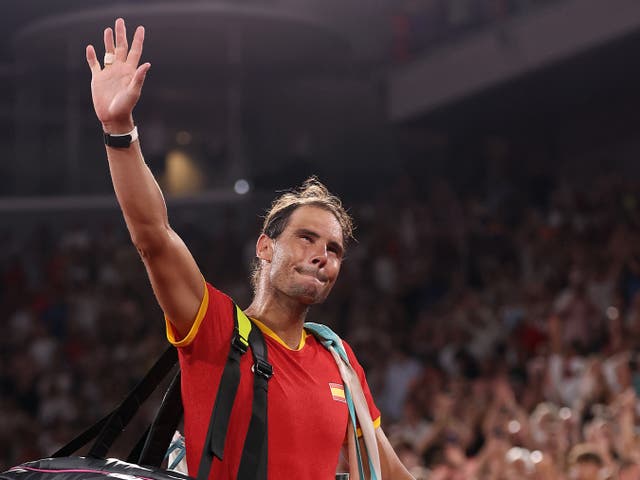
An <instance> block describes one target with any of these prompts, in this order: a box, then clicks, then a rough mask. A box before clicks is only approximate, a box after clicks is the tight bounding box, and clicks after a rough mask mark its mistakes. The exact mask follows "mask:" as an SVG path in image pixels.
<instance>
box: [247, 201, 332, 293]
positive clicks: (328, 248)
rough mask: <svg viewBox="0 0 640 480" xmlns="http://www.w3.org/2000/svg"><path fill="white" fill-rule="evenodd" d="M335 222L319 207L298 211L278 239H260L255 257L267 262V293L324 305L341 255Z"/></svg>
mask: <svg viewBox="0 0 640 480" xmlns="http://www.w3.org/2000/svg"><path fill="white" fill-rule="evenodd" d="M342 238H343V237H342V228H341V227H340V223H339V222H338V220H337V218H336V217H335V216H334V215H333V214H332V213H331V212H329V211H328V210H325V209H323V208H321V207H317V206H312V205H305V206H301V207H298V208H297V209H296V210H295V211H294V212H293V213H292V214H291V216H290V217H289V220H288V222H287V226H286V227H285V228H284V230H283V231H282V233H281V234H280V235H278V237H277V238H275V239H272V238H269V237H268V236H266V235H264V234H263V235H261V236H260V238H259V239H258V245H257V250H258V252H257V253H258V257H259V258H261V259H262V260H266V263H267V267H266V268H265V269H264V271H263V272H262V274H263V275H267V276H268V277H267V278H268V284H267V289H268V291H277V292H279V293H282V294H284V295H286V296H288V297H291V298H295V299H297V300H298V301H300V302H301V303H303V304H305V305H312V304H315V303H321V302H323V301H324V300H325V299H326V298H327V296H328V295H329V292H330V291H331V288H332V287H333V285H334V283H335V281H336V279H337V278H338V273H339V272H340V265H341V262H342V256H343V252H344V247H343V241H342Z"/></svg>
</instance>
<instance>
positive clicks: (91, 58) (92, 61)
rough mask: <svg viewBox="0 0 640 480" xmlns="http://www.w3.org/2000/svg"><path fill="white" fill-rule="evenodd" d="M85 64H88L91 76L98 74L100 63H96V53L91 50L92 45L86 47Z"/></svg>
mask: <svg viewBox="0 0 640 480" xmlns="http://www.w3.org/2000/svg"><path fill="white" fill-rule="evenodd" d="M86 53H87V63H88V64H89V68H90V69H91V75H94V74H96V73H97V72H99V71H100V70H101V69H100V63H99V62H98V58H97V57H96V51H95V49H94V48H93V45H87V52H86Z"/></svg>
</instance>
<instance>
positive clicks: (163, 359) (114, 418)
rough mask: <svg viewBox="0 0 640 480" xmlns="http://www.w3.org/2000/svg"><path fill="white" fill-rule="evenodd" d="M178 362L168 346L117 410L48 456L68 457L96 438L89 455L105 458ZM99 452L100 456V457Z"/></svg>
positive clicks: (174, 352) (174, 350)
mask: <svg viewBox="0 0 640 480" xmlns="http://www.w3.org/2000/svg"><path fill="white" fill-rule="evenodd" d="M177 360H178V356H177V352H176V349H175V348H174V347H173V346H170V347H169V348H167V349H166V350H165V351H164V353H163V354H162V355H161V356H160V358H159V359H158V360H157V361H156V363H155V364H154V365H153V367H151V370H149V372H147V374H146V375H145V376H144V378H143V379H142V380H140V382H139V383H138V384H137V385H136V387H135V388H134V389H133V390H132V391H131V392H130V393H129V395H127V397H126V398H125V399H124V401H123V402H122V403H121V404H120V405H119V406H118V407H116V408H115V409H114V410H113V411H112V412H111V413H109V414H108V415H106V416H105V417H103V418H102V419H100V420H98V421H97V422H96V423H94V424H93V425H92V426H90V427H89V428H87V429H86V430H85V431H84V432H82V433H80V434H79V435H77V436H76V437H75V438H74V439H72V440H71V441H70V442H69V443H67V444H66V445H64V446H63V447H61V448H60V449H58V450H57V451H56V452H55V453H53V454H52V455H51V456H52V457H54V458H58V457H68V456H69V455H71V454H73V453H75V452H77V451H78V450H80V449H81V448H82V447H84V446H85V445H87V444H88V443H89V442H90V441H91V440H93V439H94V438H96V437H98V439H97V440H96V441H95V443H94V445H93V447H92V449H91V452H90V453H89V456H95V457H104V456H105V455H106V454H107V451H108V450H109V447H111V445H112V444H113V442H114V441H115V439H116V438H117V437H118V435H119V434H120V432H122V430H123V429H124V427H126V425H127V424H128V423H129V422H130V421H131V418H132V417H133V416H134V415H135V413H136V412H137V410H138V408H139V407H140V405H141V404H142V402H144V400H146V399H147V398H148V397H149V395H151V393H152V392H153V391H154V390H155V389H156V387H157V386H158V384H159V383H160V382H161V381H162V379H163V378H164V377H166V375H167V374H168V373H169V372H170V371H171V369H172V368H173V367H174V366H175V364H176V363H177ZM105 447H106V448H105ZM100 453H102V454H101V455H100Z"/></svg>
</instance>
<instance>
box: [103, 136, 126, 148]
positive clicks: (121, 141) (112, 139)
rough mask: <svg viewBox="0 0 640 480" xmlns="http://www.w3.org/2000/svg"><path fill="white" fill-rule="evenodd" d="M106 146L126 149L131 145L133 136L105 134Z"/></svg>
mask: <svg viewBox="0 0 640 480" xmlns="http://www.w3.org/2000/svg"><path fill="white" fill-rule="evenodd" d="M104 144H105V145H107V146H109V147H115V148H126V147H128V146H129V145H131V135H109V134H108V133H105V134H104Z"/></svg>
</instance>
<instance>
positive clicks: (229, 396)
mask: <svg viewBox="0 0 640 480" xmlns="http://www.w3.org/2000/svg"><path fill="white" fill-rule="evenodd" d="M232 308H233V322H234V328H233V334H232V336H231V346H230V348H229V356H228V357H227V363H226V364H225V366H224V370H223V371H222V377H221V378H220V385H219V386H218V392H217V393H216V400H215V403H214V405H213V410H212V412H211V419H210V420H209V429H208V431H207V436H206V437H205V440H204V446H203V449H202V456H201V457H200V466H199V467H198V480H206V479H207V478H208V476H209V472H210V471H211V464H212V463H213V457H214V456H215V457H217V458H218V459H219V460H222V458H223V457H224V442H225V439H226V437H227V429H228V428H229V418H230V417H231V409H232V408H233V402H234V401H235V398H236V393H238V385H239V384H240V359H241V358H242V356H243V355H244V354H245V353H247V349H248V348H249V332H250V330H251V323H249V324H248V325H246V324H245V323H244V322H243V323H242V324H240V323H238V311H239V310H240V309H239V308H238V307H236V305H232ZM241 320H242V319H241ZM247 328H248V329H249V330H247Z"/></svg>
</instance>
